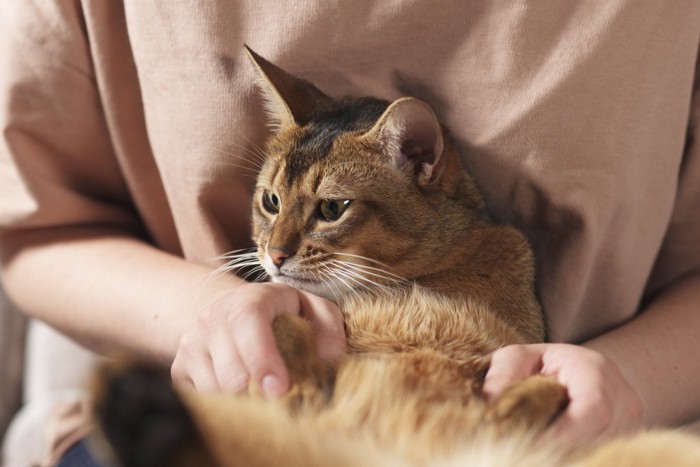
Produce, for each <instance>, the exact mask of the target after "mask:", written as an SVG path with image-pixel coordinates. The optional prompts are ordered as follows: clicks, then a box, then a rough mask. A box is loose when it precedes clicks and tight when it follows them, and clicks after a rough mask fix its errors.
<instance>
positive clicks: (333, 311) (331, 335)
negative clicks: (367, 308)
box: [299, 292, 346, 361]
mask: <svg viewBox="0 0 700 467" xmlns="http://www.w3.org/2000/svg"><path fill="white" fill-rule="evenodd" d="M299 300H300V304H301V313H302V316H304V317H305V318H306V319H308V320H309V321H310V322H311V326H312V328H313V333H314V336H315V338H316V346H317V348H318V353H319V355H320V356H321V358H322V359H324V360H330V361H333V360H336V359H337V358H339V357H340V356H342V355H344V354H345V351H346V338H345V327H344V326H343V314H342V313H341V311H340V309H339V308H338V307H337V306H336V305H335V304H334V303H332V302H330V301H328V300H326V299H324V298H321V297H317V296H316V295H312V294H309V293H305V292H301V293H300V294H299Z"/></svg>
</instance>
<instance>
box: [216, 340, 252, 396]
mask: <svg viewBox="0 0 700 467" xmlns="http://www.w3.org/2000/svg"><path fill="white" fill-rule="evenodd" d="M211 355H212V364H213V368H214V375H215V377H216V380H217V382H218V384H219V387H220V388H221V390H222V391H228V392H234V393H238V392H242V391H244V390H245V389H246V388H247V387H248V381H249V379H250V374H249V373H248V369H247V368H246V367H245V364H244V363H243V359H242V358H241V356H240V354H239V351H238V348H237V347H236V343H235V342H234V341H233V339H232V338H231V337H230V336H229V335H228V334H225V333H221V334H219V335H218V336H217V338H215V339H214V341H213V342H212V344H211Z"/></svg>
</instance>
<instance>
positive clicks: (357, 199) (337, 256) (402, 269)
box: [103, 52, 684, 466]
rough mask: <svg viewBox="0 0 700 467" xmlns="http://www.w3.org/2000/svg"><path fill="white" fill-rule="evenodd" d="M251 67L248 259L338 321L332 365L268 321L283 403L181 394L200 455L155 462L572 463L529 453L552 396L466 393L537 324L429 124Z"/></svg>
mask: <svg viewBox="0 0 700 467" xmlns="http://www.w3.org/2000/svg"><path fill="white" fill-rule="evenodd" d="M251 58H252V59H253V63H254V64H255V66H256V68H257V69H258V72H259V76H260V78H261V83H260V84H261V88H262V90H263V93H264V97H265V99H266V101H267V104H268V110H269V111H270V114H271V116H272V119H273V121H274V123H275V124H276V126H277V129H276V131H275V133H274V135H273V137H272V138H271V140H270V141H269V143H268V146H267V151H266V153H267V158H266V160H265V162H264V164H263V167H262V169H261V172H260V175H259V178H258V185H257V189H256V194H255V202H254V206H253V218H254V222H253V231H254V234H253V238H254V240H255V242H256V244H257V245H258V251H257V255H258V258H259V260H260V263H261V264H262V265H263V266H264V268H265V270H266V272H267V273H268V274H269V275H270V276H271V278H272V280H273V281H275V282H281V283H286V284H289V285H292V286H295V287H299V288H303V289H306V290H308V291H311V292H314V293H316V294H318V295H322V296H325V297H327V298H329V299H332V300H335V301H336V302H337V303H338V304H339V305H340V307H341V309H342V311H343V314H344V317H345V324H346V334H347V341H348V354H347V356H345V357H344V358H343V359H342V360H341V361H340V362H335V363H334V364H333V365H330V366H329V365H328V363H327V362H323V361H321V359H320V357H319V355H318V352H317V350H316V348H315V346H314V338H313V335H312V330H311V326H310V324H309V323H308V322H307V321H306V320H304V319H303V317H297V316H292V315H281V316H280V317H278V318H277V320H276V321H275V323H274V330H275V335H276V337H277V343H278V346H279V348H280V351H281V352H282V354H283V356H284V358H285V363H286V364H287V367H288V369H289V372H290V377H291V380H292V389H291V391H290V393H289V394H288V395H287V396H286V397H285V398H283V400H282V401H280V402H277V403H270V402H266V401H263V400H262V399H261V398H259V397H252V398H248V397H241V396H230V395H218V396H212V395H200V394H194V393H184V394H182V397H183V399H184V401H185V405H186V406H187V408H188V410H189V411H190V412H191V413H192V418H193V420H194V424H195V426H196V427H197V431H198V432H199V433H200V435H201V439H200V440H199V441H197V442H195V443H194V447H191V446H190V448H191V450H190V451H187V452H185V451H180V452H179V454H178V453H175V454H173V456H174V457H169V459H170V460H169V462H172V463H173V464H178V463H179V464H180V465H187V463H190V464H191V462H192V457H188V456H195V458H196V459H198V462H199V465H204V464H203V463H209V464H212V465H222V466H239V465H240V466H268V465H299V466H326V465H342V466H355V465H357V466H360V465H445V464H448V465H449V464H450V463H451V462H455V463H457V464H461V462H462V461H464V462H467V461H468V460H471V461H472V462H481V463H480V464H478V465H516V464H517V465H561V464H562V463H564V462H574V461H575V460H576V461H577V459H579V457H580V456H581V453H573V452H571V451H568V450H566V449H561V448H557V447H553V446H547V445H545V444H543V443H537V444H534V443H533V442H532V440H533V439H534V437H535V436H536V435H537V434H538V433H539V432H541V431H542V430H543V429H544V428H545V427H546V426H547V425H548V424H549V423H551V422H552V420H554V419H555V417H556V416H557V415H558V414H559V413H560V412H561V410H562V409H563V408H564V407H565V405H566V403H567V395H566V390H565V389H564V388H563V387H562V386H560V385H559V384H558V383H556V382H555V381H554V380H551V379H548V378H544V377H531V378H529V379H527V380H524V381H521V382H518V383H515V384H513V385H512V386H510V387H509V388H507V389H506V390H505V392H504V393H503V394H502V395H501V396H499V397H498V398H496V399H494V400H491V401H488V402H487V401H486V400H485V399H484V398H483V397H482V395H481V384H482V382H483V377H484V375H485V372H486V370H487V368H488V363H489V358H490V355H491V353H492V352H493V351H494V350H496V349H498V348H500V347H503V346H505V345H509V344H526V343H534V342H542V341H543V340H544V336H545V330H544V320H543V317H542V312H541V309H540V306H539V304H538V302H537V299H536V296H535V291H534V266H533V258H532V254H531V251H530V249H529V246H528V244H527V242H526V241H525V239H524V237H523V236H522V235H521V234H520V233H519V232H517V231H516V230H515V229H513V228H511V227H508V226H501V225H495V224H493V223H491V222H490V221H489V220H487V218H486V216H485V215H484V211H483V210H484V203H483V200H482V198H481V195H480V194H479V191H478V190H477V188H476V185H475V184H474V181H473V180H472V179H471V177H470V176H469V175H468V173H467V171H466V169H465V166H464V163H463V160H462V158H461V156H460V153H459V151H458V150H457V149H456V148H455V147H454V146H453V145H452V143H451V142H450V139H449V137H448V135H447V132H446V131H445V129H444V128H443V127H442V126H441V125H440V124H439V123H438V121H437V119H436V118H435V115H434V114H433V112H432V110H430V108H429V107H428V106H427V105H426V104H424V103H422V102H421V101H418V100H416V99H411V98H404V99H399V100H397V101H394V102H393V103H389V102H386V101H381V100H377V99H371V98H343V99H332V98H330V97H327V96H325V95H324V94H322V93H321V92H320V91H318V90H317V89H316V88H314V87H313V86H312V85H311V84H309V83H307V82H305V81H301V80H298V79H296V78H294V77H292V76H290V75H288V74H286V73H285V72H284V71H282V70H280V69H279V68H277V67H275V66H274V65H272V64H270V63H269V62H267V61H265V60H264V59H262V58H261V57H259V56H257V55H256V54H255V53H253V52H251ZM108 388H109V386H108ZM108 392H109V389H108ZM154 397H156V398H157V396H154ZM109 401H110V399H109V398H107V402H109ZM103 412H104V411H103ZM108 412H109V411H108ZM679 442H680V443H682V442H684V441H679ZM190 448H187V449H190ZM623 449H624V447H623ZM168 455H170V454H168ZM164 458H168V457H167V456H166V457H164ZM580 458H581V459H583V460H582V461H581V462H583V463H582V464H581V465H604V464H600V463H598V464H596V463H590V464H586V463H585V462H586V461H585V456H582V457H580ZM470 465H472V464H470Z"/></svg>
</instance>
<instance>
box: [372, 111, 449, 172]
mask: <svg viewBox="0 0 700 467" xmlns="http://www.w3.org/2000/svg"><path fill="white" fill-rule="evenodd" d="M362 138H365V139H367V140H368V142H370V141H371V142H372V143H373V144H379V145H380V146H381V147H382V149H383V150H384V152H385V154H387V155H388V156H389V159H390V161H391V163H392V164H394V165H395V166H396V167H397V168H399V169H401V170H404V169H406V168H407V167H412V169H413V172H414V173H415V174H416V175H417V176H418V178H419V181H421V182H426V183H430V182H433V181H435V180H436V179H437V178H438V177H439V175H440V172H441V170H442V167H443V165H444V163H443V160H444V157H443V149H444V140H443V134H442V127H441V126H440V122H439V121H438V119H437V117H436V116H435V113H434V112H433V110H432V109H431V108H430V106H429V105H428V104H426V103H425V102H423V101H421V100H419V99H416V98H413V97H403V98H401V99H397V100H395V101H394V102H392V103H391V105H389V107H388V108H387V109H386V110H385V111H384V113H383V114H382V116H381V117H379V120H377V123H375V125H374V127H372V129H371V130H370V131H368V132H367V133H366V134H365V135H363V136H362Z"/></svg>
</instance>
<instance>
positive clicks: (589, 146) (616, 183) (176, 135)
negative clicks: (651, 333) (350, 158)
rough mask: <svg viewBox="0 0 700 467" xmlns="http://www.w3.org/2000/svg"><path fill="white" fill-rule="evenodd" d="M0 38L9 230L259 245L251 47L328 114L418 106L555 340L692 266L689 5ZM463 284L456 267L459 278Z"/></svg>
mask: <svg viewBox="0 0 700 467" xmlns="http://www.w3.org/2000/svg"><path fill="white" fill-rule="evenodd" d="M0 14H1V15H2V23H0V31H2V32H1V33H0V34H1V35H2V39H1V40H0V124H1V125H2V127H3V129H4V133H3V138H2V140H1V141H0V228H1V229H3V231H14V230H19V229H30V228H46V227H55V226H68V225H76V224H110V225H113V226H119V227H121V228H123V229H125V230H127V231H129V232H133V233H134V235H139V236H143V237H144V238H147V239H148V241H150V242H152V243H153V244H155V245H157V246H158V247H160V248H162V249H163V250H166V251H169V252H172V253H175V254H179V255H182V256H183V257H185V258H187V259H188V260H191V261H196V262H199V263H204V264H212V262H213V260H214V258H216V257H217V256H219V255H221V254H222V253H224V252H227V251H230V250H233V249H236V248H241V247H246V246H249V244H250V240H249V227H248V220H249V212H248V211H249V206H250V196H251V187H252V185H253V183H254V176H255V169H256V165H257V163H258V162H257V157H258V155H256V153H257V152H259V151H260V149H259V148H260V147H261V146H262V145H263V142H264V139H265V137H266V135H267V132H268V129H267V127H266V122H265V116H264V114H263V111H262V104H261V102H260V97H259V95H258V94H257V92H256V90H255V88H254V84H253V78H254V74H253V69H252V67H251V66H250V63H249V62H248V61H247V58H246V56H245V54H244V49H243V44H244V43H247V44H248V45H249V46H251V47H252V48H253V49H255V50H256V51H257V52H258V53H260V54H261V55H263V56H264V57H266V58H267V59H269V60H271V61H273V62H275V63H277V64H278V65H279V66H281V67H282V68H284V69H286V70H287V71H289V72H290V73H292V74H294V75H296V76H299V77H302V78H305V79H308V80H310V81H312V82H313V83H315V84H316V85H317V86H318V87H319V88H320V89H321V90H323V91H324V92H326V93H327V94H329V95H334V96H339V95H344V94H351V95H373V96H377V97H382V98H386V99H394V98H398V97H400V96H405V95H412V96H416V97H419V98H421V99H423V100H425V101H426V102H428V103H429V104H430V105H431V106H432V107H433V108H434V109H435V111H436V113H437V114H438V115H439V116H440V118H441V119H442V120H443V121H444V123H445V124H446V125H447V126H448V127H449V128H450V129H451V134H452V137H453V138H455V140H456V141H457V142H458V143H459V145H460V146H461V147H462V149H463V150H464V152H465V157H466V159H467V164H468V166H469V168H470V170H471V171H472V173H473V174H474V176H475V178H476V180H477V182H478V184H479V185H480V187H481V188H482V190H483V192H484V194H485V197H486V199H487V202H488V205H489V209H490V211H491V214H492V215H493V217H494V218H495V219H497V220H499V221H503V222H508V223H512V224H514V225H515V226H517V227H518V228H520V229H522V230H523V231H524V232H525V234H526V235H527V237H528V238H529V240H530V241H531V243H532V245H533V247H534V250H535V253H536V259H537V266H538V277H537V279H538V293H539V296H540V298H541V301H542V303H543V305H544V308H545V311H546V313H547V323H548V329H549V336H550V339H551V340H554V341H566V342H582V341H584V340H586V339H588V338H591V337H593V336H596V335H599V334H601V333H604V332H606V331H608V330H610V329H612V328H614V327H616V326H619V325H620V324H622V323H624V322H625V321H627V320H629V319H631V318H633V317H634V316H635V315H636V314H637V313H638V312H639V310H640V307H641V306H643V304H644V303H645V302H646V301H647V300H649V299H650V298H652V297H653V296H654V295H656V294H658V293H660V292H662V291H663V290H664V288H665V287H667V286H668V285H669V284H671V283H673V282H674V281H677V280H678V279H679V278H681V277H683V276H684V275H687V274H689V273H691V272H693V271H698V270H699V269H700V215H699V212H698V209H699V206H700V148H699V147H698V134H699V133H700V129H698V121H697V119H698V113H700V97H698V95H699V94H700V93H698V87H699V86H700V85H699V84H698V81H697V78H696V76H697V57H698V42H699V38H700V2H696V1H692V0H687V1H682V0H678V1H669V2H638V1H632V0H619V1H615V2H610V1H607V0H599V1H586V2H561V1H549V2H548V1H544V2H531V1H526V0H520V1H517V0H516V1H509V2H460V1H442V2H415V1H396V2H384V1H357V2H311V1H293V2H287V3H285V2H278V1H275V2H265V1H228V0H208V1H204V2H182V1H181V2H169V1H149V2H144V1H141V0H131V1H124V2H118V1H108V2H107V1H89V0H84V1H82V2H81V1H73V2H69V1H62V2H44V1H39V0H22V1H10V2H5V3H4V4H3V5H2V11H0ZM466 267H468V265H465V268H466Z"/></svg>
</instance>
